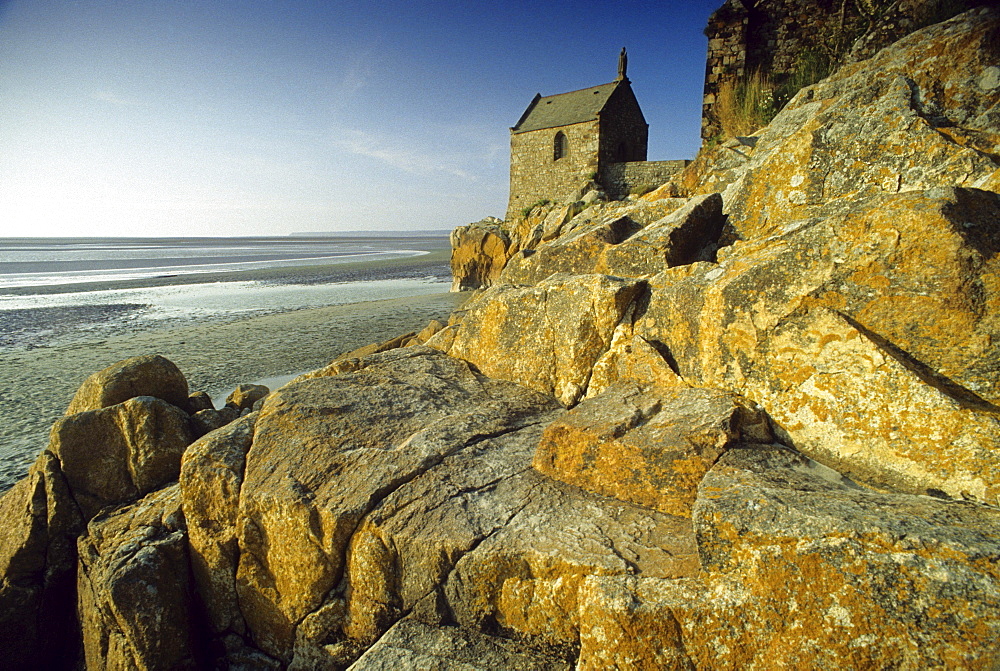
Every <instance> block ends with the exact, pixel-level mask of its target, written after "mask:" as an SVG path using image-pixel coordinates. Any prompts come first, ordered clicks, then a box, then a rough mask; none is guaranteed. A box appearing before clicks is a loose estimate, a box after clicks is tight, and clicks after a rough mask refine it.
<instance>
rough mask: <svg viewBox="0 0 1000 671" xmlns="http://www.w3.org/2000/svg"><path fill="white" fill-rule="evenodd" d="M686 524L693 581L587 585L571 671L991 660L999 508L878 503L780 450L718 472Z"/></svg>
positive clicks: (917, 665)
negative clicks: (692, 534) (693, 547)
mask: <svg viewBox="0 0 1000 671" xmlns="http://www.w3.org/2000/svg"><path fill="white" fill-rule="evenodd" d="M694 517H695V526H696V528H697V530H698V540H699V549H700V551H701V553H702V558H703V561H704V569H703V572H702V574H701V576H700V577H699V578H688V579H682V580H663V579H658V578H653V577H648V576H646V577H631V576H592V577H590V578H588V579H587V580H586V581H585V583H584V585H583V587H582V589H581V593H580V609H581V624H580V626H581V632H580V638H581V649H580V658H579V662H578V667H577V668H580V669H603V668H609V667H611V666H615V667H618V668H649V667H650V665H651V666H652V667H655V668H677V669H702V668H705V669H708V668H710V669H734V670H735V669H758V670H761V671H763V670H765V669H773V668H799V669H803V668H813V669H815V668H856V669H857V668H872V669H876V668H898V669H914V670H916V669H927V668H949V669H990V668H994V667H995V666H996V664H997V662H998V661H1000V645H998V643H997V641H998V640H1000V638H998V632H1000V615H998V613H1000V589H998V587H1000V574H998V572H997V570H996V566H997V560H998V558H1000V513H998V512H997V510H996V509H995V508H991V507H986V506H981V505H976V504H968V503H960V502H945V501H939V500H935V499H932V498H928V497H923V496H910V495H905V494H882V493H877V492H873V491H870V490H867V489H863V488H861V487H858V486H857V485H855V484H854V483H852V482H851V481H850V480H847V479H845V478H842V477H841V476H840V475H839V474H838V473H836V472H834V471H831V470H830V469H827V468H825V467H823V466H821V465H819V464H817V463H816V462H813V461H811V460H809V459H807V458H805V457H803V456H802V455H797V454H795V453H793V452H791V451H789V450H787V449H785V448H782V447H780V446H771V447H765V446H757V447H754V448H753V449H734V450H730V451H728V452H727V453H726V454H725V455H723V456H722V458H720V460H719V462H718V463H717V464H716V465H715V467H714V468H713V470H712V471H710V472H709V474H708V475H707V476H706V477H705V479H704V480H703V481H702V484H701V488H700V493H699V498H698V502H697V504H696V505H695V509H694ZM734 614H738V615H736V616H734ZM619 665H620V666H619Z"/></svg>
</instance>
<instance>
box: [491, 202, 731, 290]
mask: <svg viewBox="0 0 1000 671" xmlns="http://www.w3.org/2000/svg"><path fill="white" fill-rule="evenodd" d="M653 213H657V214H660V215H662V216H660V217H659V218H656V219H654V220H653V221H650V220H649V218H650V216H651V215H652V214H653ZM722 225H723V216H722V198H721V197H720V196H719V195H718V194H709V195H704V196H698V197H696V198H694V199H691V200H690V201H684V200H679V199H663V200H659V201H656V202H654V203H649V204H644V205H643V206H641V207H640V206H638V205H636V204H630V205H629V206H626V207H619V208H616V209H609V208H595V211H591V210H585V211H584V212H583V213H581V214H580V215H578V216H577V217H575V218H574V219H573V220H571V221H570V222H568V223H567V224H565V225H564V226H563V227H562V228H561V229H560V230H561V235H559V236H558V237H556V236H553V238H554V239H552V240H551V241H549V242H546V243H545V244H540V245H538V246H537V248H532V249H526V250H521V251H520V252H518V253H517V254H512V255H511V257H510V260H509V261H508V262H507V265H506V267H505V268H504V269H503V272H502V273H501V274H500V281H502V282H506V283H510V284H537V283H538V282H540V281H542V280H544V279H545V278H547V277H549V276H550V275H552V274H553V273H557V272H559V273H575V274H585V273H603V274H607V275H618V276H622V277H639V276H646V275H652V274H655V273H657V272H659V271H660V270H661V269H663V268H666V267H670V266H676V265H682V264H686V263H691V262H692V261H693V260H695V259H696V258H698V257H699V255H701V254H702V253H708V252H707V250H710V249H711V248H712V245H713V243H714V242H715V241H716V240H717V239H718V237H719V234H720V232H721V231H722Z"/></svg>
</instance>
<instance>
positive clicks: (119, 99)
mask: <svg viewBox="0 0 1000 671" xmlns="http://www.w3.org/2000/svg"><path fill="white" fill-rule="evenodd" d="M90 97H91V98H93V99H94V100H100V101H101V102H106V103H111V104H112V105H119V106H121V107H142V106H143V103H142V102H141V101H139V100H136V99H135V98H129V97H127V96H122V95H118V94H117V93H115V92H113V91H107V90H101V91H95V92H94V93H91V94H90Z"/></svg>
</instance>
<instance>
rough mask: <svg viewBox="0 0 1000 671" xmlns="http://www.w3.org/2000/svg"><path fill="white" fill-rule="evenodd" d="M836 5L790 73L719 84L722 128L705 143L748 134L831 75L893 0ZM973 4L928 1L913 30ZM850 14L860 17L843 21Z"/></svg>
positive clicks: (884, 18)
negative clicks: (832, 19) (835, 16)
mask: <svg viewBox="0 0 1000 671" xmlns="http://www.w3.org/2000/svg"><path fill="white" fill-rule="evenodd" d="M838 4H840V9H839V15H840V20H839V23H838V24H837V25H834V26H832V27H830V28H828V29H827V30H825V31H824V34H823V35H817V36H815V37H814V44H813V46H810V47H808V48H806V49H804V50H803V51H802V52H801V53H800V54H799V55H798V57H797V58H796V61H795V69H794V70H793V71H792V72H791V73H787V74H782V75H769V74H768V73H766V72H760V71H756V72H753V73H751V74H750V75H749V76H748V77H743V78H741V79H738V80H735V81H729V82H724V83H723V84H722V85H721V87H720V88H719V91H718V94H717V98H716V104H715V107H714V113H715V115H716V118H717V119H718V121H719V126H720V127H721V129H722V132H721V133H720V134H719V135H718V136H717V137H715V138H712V139H710V140H708V141H706V146H707V147H709V148H711V147H713V146H715V145H717V144H719V143H720V142H723V141H724V140H726V139H727V138H731V137H735V136H740V135H750V134H751V133H754V132H755V131H757V130H759V129H761V128H763V127H764V126H766V125H767V124H768V123H769V122H770V121H771V119H773V118H774V116H775V115H776V114H777V113H778V112H779V111H781V109H782V108H783V107H784V106H785V105H787V104H788V101H790V100H791V99H792V98H793V97H794V96H795V94H796V93H798V92H799V91H800V90H801V89H803V88H805V87H806V86H810V85H812V84H815V83H816V82H818V81H820V80H821V79H824V78H825V77H828V76H829V75H830V74H831V73H832V72H833V71H834V70H835V69H836V68H837V67H838V66H840V64H841V63H842V62H843V61H844V58H845V56H847V54H848V52H849V51H850V49H851V47H852V46H853V45H854V44H855V42H856V41H857V40H858V39H859V38H861V37H862V36H864V35H868V34H872V33H875V32H877V31H878V29H879V27H880V26H883V25H884V24H885V23H886V22H891V20H892V10H893V7H894V6H895V3H894V2H893V0H841V2H840V3H838ZM975 4H977V3H976V2H975V1H974V0H924V2H923V3H922V4H920V5H919V6H918V7H917V9H916V12H915V14H914V17H913V18H914V20H915V25H914V26H913V30H917V29H920V28H923V27H926V26H929V25H932V24H935V23H940V22H941V21H945V20H947V19H949V18H951V17H953V16H955V15H956V14H959V13H961V12H963V11H965V10H966V9H968V8H969V7H971V6H972V5H975ZM852 14H853V15H854V16H855V17H860V19H861V20H860V21H858V20H854V21H850V20H846V21H845V17H846V16H848V15H852Z"/></svg>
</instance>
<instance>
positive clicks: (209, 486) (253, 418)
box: [181, 347, 698, 668]
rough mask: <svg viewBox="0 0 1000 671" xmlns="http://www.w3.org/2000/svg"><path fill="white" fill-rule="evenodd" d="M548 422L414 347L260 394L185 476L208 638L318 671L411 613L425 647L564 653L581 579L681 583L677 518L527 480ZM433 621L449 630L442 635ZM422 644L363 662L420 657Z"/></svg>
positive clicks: (528, 400) (554, 412) (209, 440)
mask: <svg viewBox="0 0 1000 671" xmlns="http://www.w3.org/2000/svg"><path fill="white" fill-rule="evenodd" d="M562 412H563V410H562V409H561V407H560V405H559V404H558V403H557V402H556V401H555V400H554V399H552V398H551V397H545V396H542V395H540V394H538V393H537V392H533V391H531V390H529V389H526V388H524V387H520V386H518V385H515V384H512V383H510V382H504V381H500V380H491V379H489V378H486V377H483V376H481V375H479V374H478V373H476V372H474V370H473V369H471V368H470V367H469V366H468V364H466V363H464V362H462V361H459V360H457V359H454V358H451V357H447V356H444V355H443V354H441V353H439V352H436V351H434V350H432V349H429V348H425V347H412V348H405V349H396V350H391V351H389V352H385V353H381V354H376V355H372V356H370V357H367V358H365V359H361V360H357V361H356V362H355V364H354V366H353V370H345V371H341V372H339V373H337V374H333V375H327V376H323V377H314V378H311V379H304V380H302V381H301V382H298V383H293V384H290V385H287V386H286V387H284V388H283V389H280V390H278V391H276V392H274V393H273V394H272V395H271V396H269V397H268V399H267V401H266V402H265V404H264V407H263V408H262V409H261V411H260V414H259V416H257V415H248V416H247V417H245V418H243V419H241V420H240V421H239V422H236V423H234V424H233V425H231V426H229V427H226V428H225V429H222V430H220V431H217V432H215V433H213V434H211V435H209V436H206V437H205V438H203V439H202V440H201V441H200V442H198V443H196V444H195V445H194V446H192V448H191V450H190V451H189V453H188V456H186V458H185V461H184V470H183V473H182V476H181V483H182V488H183V490H184V497H185V504H184V506H185V510H186V511H188V515H189V527H190V537H191V544H192V555H193V558H194V561H195V575H196V577H197V580H198V584H199V585H200V589H201V590H202V593H203V595H204V596H205V598H207V599H210V600H211V601H212V602H213V603H214V605H213V606H212V607H211V608H210V612H209V616H210V621H211V623H212V628H213V630H214V631H215V632H216V633H217V634H219V635H228V634H233V633H236V634H241V635H242V636H243V637H244V638H245V639H246V640H247V641H249V642H251V643H252V645H254V646H257V647H259V648H260V649H262V650H263V651H265V652H267V653H268V654H270V655H272V656H274V657H277V658H279V659H282V660H283V661H284V662H285V663H287V664H291V665H292V666H293V667H294V668H317V667H321V666H324V665H331V664H346V663H349V662H351V661H352V660H353V659H354V658H356V657H357V656H358V655H359V654H360V653H361V652H363V650H364V649H365V648H366V647H367V646H368V645H370V644H371V643H373V642H374V641H376V640H379V638H380V637H381V636H382V634H383V633H384V632H385V631H386V630H388V629H389V628H390V627H391V626H392V625H393V623H395V622H396V621H397V620H399V619H400V618H402V617H403V616H404V615H406V614H407V613H411V614H413V616H414V617H416V618H417V619H418V620H419V621H420V622H423V623H425V624H426V625H428V626H430V627H431V629H426V630H425V632H424V633H426V634H428V635H432V636H437V637H438V639H437V640H442V641H445V642H446V641H448V640H457V641H463V640H464V641H472V642H475V641H480V640H481V642H482V644H483V645H485V646H487V647H490V646H493V647H496V645H499V648H497V650H498V654H499V653H500V652H503V654H504V655H507V654H508V653H511V654H513V652H516V651H517V650H520V651H521V652H518V653H517V654H518V655H520V654H523V655H524V659H531V658H537V659H545V655H544V654H541V653H537V650H540V649H548V650H559V651H561V652H560V653H559V654H560V656H564V658H567V659H569V658H572V656H573V653H572V650H573V648H574V646H575V645H576V641H577V639H578V634H577V627H576V625H575V624H574V622H575V619H576V616H575V609H576V605H575V604H576V592H577V590H578V589H579V586H580V585H581V584H582V581H583V580H584V579H585V578H586V577H587V576H589V575H597V574H608V575H616V574H618V575H620V574H636V573H637V574H642V575H654V576H659V577H676V576H684V575H693V574H695V573H696V572H697V570H698V556H697V552H696V549H695V545H694V536H693V530H692V527H691V524H690V521H689V520H683V519H681V518H676V517H672V516H670V515H665V514H663V513H660V512H657V511H654V510H651V509H648V508H644V507H641V506H636V505H634V504H629V503H625V502H622V501H615V500H614V499H608V498H605V497H601V496H599V495H596V494H592V493H589V492H586V491H584V490H582V489H579V488H576V487H572V486H569V485H565V484H563V483H560V482H557V481H555V480H552V479H550V478H547V477H545V476H543V475H541V474H539V473H537V472H535V471H534V470H533V469H532V468H531V459H532V455H533V453H534V451H535V449H536V447H537V445H538V442H539V440H540V437H541V433H542V430H543V428H544V426H545V425H546V424H548V423H549V422H551V420H552V419H554V418H555V417H557V416H559V415H560V414H561V413H562ZM251 434H252V436H251ZM584 510H586V511H587V514H586V515H585V516H583V517H581V511H584ZM234 531H235V535H234ZM491 623H492V624H491ZM449 624H450V625H455V624H458V625H459V626H460V627H461V629H460V630H453V629H451V630H449V629H444V630H442V629H440V627H442V626H446V625H449ZM484 627H485V628H489V627H499V628H500V629H499V631H505V632H508V634H509V635H515V636H522V637H527V638H526V640H527V641H528V644H529V645H528V648H523V649H522V648H517V649H515V648H510V646H506V645H504V644H502V642H497V644H496V645H494V644H492V643H489V641H488V640H487V639H482V637H481V635H477V634H476V633H475V632H477V631H482V630H483V629H484ZM435 632H436V633H435ZM439 634H445V637H444V638H440V636H439ZM444 644H445V643H442V645H444ZM475 644H476V645H479V643H475ZM404 645H409V646H417V647H416V648H415V649H414V650H411V651H410V652H405V653H401V652H399V650H398V648H399V647H403V646H404ZM421 645H424V644H421V643H406V644H403V643H400V644H399V646H396V647H394V648H393V649H392V650H387V649H386V648H382V649H381V652H378V655H376V657H379V656H384V655H388V656H390V657H391V658H392V659H396V658H397V656H398V655H399V654H405V655H406V656H407V657H406V658H410V656H413V655H416V656H417V657H419V656H420V655H421V654H422V653H421V650H423V649H424V648H421V647H420V646H421ZM484 649H486V648H484ZM504 650H506V652H504ZM531 650H535V652H531ZM373 654H374V653H373ZM449 654H451V653H449ZM455 654H458V653H455ZM565 656H568V657H565ZM515 658H517V659H519V658H520V657H518V656H517V655H515V656H514V657H512V659H515ZM369 660H371V658H369ZM365 663H366V664H367V663H369V662H365ZM371 663H374V662H371ZM380 663H382V662H380ZM359 668H364V667H359Z"/></svg>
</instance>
